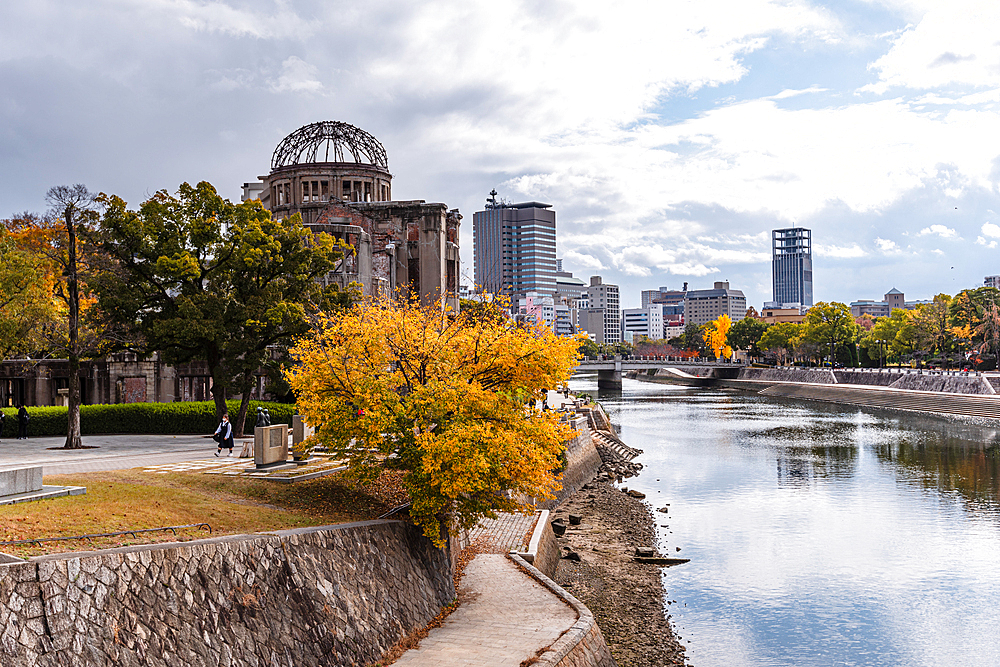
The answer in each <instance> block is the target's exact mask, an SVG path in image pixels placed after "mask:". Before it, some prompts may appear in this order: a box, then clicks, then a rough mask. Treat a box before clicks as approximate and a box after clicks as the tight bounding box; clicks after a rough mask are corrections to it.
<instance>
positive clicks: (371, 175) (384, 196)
mask: <svg viewBox="0 0 1000 667" xmlns="http://www.w3.org/2000/svg"><path fill="white" fill-rule="evenodd" d="M243 189H244V195H243V197H244V199H247V198H251V197H258V198H259V199H260V200H261V203H262V204H263V205H264V207H265V208H267V209H268V210H269V211H271V213H272V215H274V216H275V217H277V218H285V217H288V216H291V215H294V214H296V213H298V214H300V215H301V216H302V222H303V223H304V224H305V225H306V227H308V228H310V229H311V230H312V231H313V232H315V233H320V232H326V233H328V234H330V235H331V236H334V237H335V238H339V239H343V240H345V241H347V242H348V243H350V244H351V245H352V246H353V247H354V248H355V254H354V255H353V256H350V257H346V258H344V260H342V261H341V262H340V264H339V265H338V266H337V267H336V268H335V269H334V270H333V271H331V272H330V274H329V275H328V276H327V280H328V281H329V282H335V283H336V284H338V285H340V286H341V287H346V286H347V285H348V284H349V283H350V282H358V283H361V285H362V286H363V291H364V293H365V295H367V296H374V295H389V294H395V293H397V292H407V293H409V294H412V295H415V296H419V297H420V301H421V303H425V304H429V303H434V302H436V301H437V300H438V299H439V298H441V297H442V296H444V297H445V301H446V303H447V304H448V305H450V306H451V307H452V308H455V309H456V310H457V308H458V279H459V271H460V267H461V265H460V260H459V246H458V233H459V226H460V224H461V220H462V216H461V214H460V213H459V212H458V210H457V209H450V210H449V209H448V207H447V206H446V205H444V204H435V203H431V204H429V203H427V202H426V201H424V200H409V201H394V200H393V199H392V174H390V173H389V165H388V159H387V156H386V152H385V148H384V147H383V146H382V144H380V143H379V142H378V140H377V139H375V137H373V136H372V135H370V134H368V133H367V132H365V131H364V130H361V129H359V128H356V127H354V126H353V125H348V124H347V123H341V122H337V121H324V122H319V123H312V124H311V125H306V126H305V127H301V128H299V129H298V130H296V131H295V132H293V133H292V134H290V135H288V136H287V137H285V139H284V140H283V141H282V142H281V143H280V144H279V145H278V147H277V148H276V149H275V151H274V155H273V157H272V159H271V172H270V173H269V174H268V175H267V176H261V177H260V183H254V184H250V183H247V184H244V188H243Z"/></svg>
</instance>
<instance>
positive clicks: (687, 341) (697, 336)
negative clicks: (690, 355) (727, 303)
mask: <svg viewBox="0 0 1000 667" xmlns="http://www.w3.org/2000/svg"><path fill="white" fill-rule="evenodd" d="M684 349H685V350H690V351H692V352H697V353H698V354H699V355H704V354H705V353H706V352H707V350H708V345H707V343H706V342H705V327H704V326H702V325H700V324H695V323H694V322H688V323H687V325H685V326H684Z"/></svg>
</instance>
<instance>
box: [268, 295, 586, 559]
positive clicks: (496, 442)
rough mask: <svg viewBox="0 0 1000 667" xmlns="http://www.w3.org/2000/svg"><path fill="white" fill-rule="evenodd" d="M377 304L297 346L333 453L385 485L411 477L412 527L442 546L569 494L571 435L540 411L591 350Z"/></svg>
mask: <svg viewBox="0 0 1000 667" xmlns="http://www.w3.org/2000/svg"><path fill="white" fill-rule="evenodd" d="M487 307H488V308H490V309H495V310H497V312H496V313H494V314H493V315H491V316H489V317H484V316H483V314H482V313H481V312H477V313H476V314H475V316H467V315H463V314H458V315H455V314H453V313H450V312H448V311H447V310H446V309H442V308H441V307H440V305H436V306H421V305H420V304H418V303H416V302H413V301H406V300H403V301H401V302H395V301H391V300H381V301H366V302H364V303H360V304H357V305H355V306H354V307H352V308H351V309H350V310H349V311H348V312H347V313H346V314H338V315H337V316H336V317H326V318H322V319H321V321H320V322H319V323H318V325H317V326H316V327H315V328H314V330H313V332H312V333H311V334H310V335H308V336H306V337H304V338H302V339H301V340H300V341H299V343H298V345H297V346H296V347H295V348H293V350H292V356H293V358H294V359H295V360H296V361H297V363H296V364H295V365H294V366H293V367H292V368H291V369H290V370H289V371H288V372H287V378H288V381H289V383H290V384H291V387H292V389H293V391H294V392H295V394H296V396H297V397H298V408H299V412H300V413H301V414H302V415H303V416H304V418H305V419H306V421H308V422H309V423H310V424H313V425H315V426H316V434H315V436H314V437H313V439H312V441H311V442H310V443H309V444H322V445H325V446H326V447H328V448H329V449H330V451H332V452H334V453H336V454H337V455H339V456H342V457H343V458H344V459H345V460H347V461H348V465H349V470H350V471H351V472H352V473H353V474H355V475H357V476H358V477H360V478H362V479H372V478H373V477H374V476H376V475H377V474H379V472H380V471H381V470H382V469H383V468H385V467H394V468H399V469H402V470H404V471H405V476H404V484H405V486H406V488H407V490H408V492H409V494H410V498H411V501H412V505H411V508H410V515H411V517H412V518H413V519H414V520H415V521H416V522H417V523H418V524H419V525H420V526H421V527H422V528H423V530H424V533H425V534H426V535H427V536H428V537H430V538H431V539H432V540H435V542H437V543H439V544H440V543H441V540H442V539H443V537H442V535H443V530H444V527H445V526H461V527H464V528H469V527H471V526H473V525H475V523H476V522H477V521H478V520H479V519H480V518H482V517H483V516H490V517H493V516H495V515H496V512H498V511H503V512H510V511H518V510H526V509H528V506H527V505H526V503H525V500H524V499H525V498H527V497H532V496H534V497H540V498H546V497H551V496H552V494H553V492H554V491H555V490H557V489H558V484H559V481H558V479H559V478H558V474H557V473H555V472H554V471H555V470H557V469H558V466H559V462H558V456H559V454H560V452H561V451H562V449H563V447H564V443H565V442H566V440H567V439H568V438H569V437H570V436H571V432H570V430H569V428H568V427H567V426H566V425H565V424H561V423H560V421H559V417H558V416H557V415H555V414H553V413H550V412H544V411H541V410H539V409H537V408H536V400H537V399H538V398H540V395H541V394H540V391H541V390H542V389H544V388H551V387H557V386H559V385H561V384H562V383H564V382H565V381H566V380H568V379H569V376H570V374H571V373H572V370H573V368H574V366H575V365H576V349H577V346H578V345H579V341H577V340H575V339H572V338H560V337H558V336H556V335H555V334H554V333H553V332H552V330H551V329H549V328H547V327H539V328H534V327H525V326H523V325H519V324H518V323H516V322H514V321H513V320H511V319H509V318H508V317H505V316H503V314H502V306H501V305H499V304H497V305H492V304H489V305H487Z"/></svg>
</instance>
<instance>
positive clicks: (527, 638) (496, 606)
mask: <svg viewBox="0 0 1000 667" xmlns="http://www.w3.org/2000/svg"><path fill="white" fill-rule="evenodd" d="M461 588H462V589H463V592H465V595H464V597H465V599H466V601H465V602H463V603H462V604H461V606H459V608H458V609H456V610H455V611H454V613H452V614H451V616H449V617H448V618H447V619H445V621H444V623H443V624H442V625H441V627H438V628H434V629H433V630H431V631H430V634H429V635H428V636H427V637H426V638H424V639H423V640H422V641H421V642H420V646H419V647H417V648H415V649H410V650H409V651H407V652H406V653H404V654H403V656H402V657H401V658H400V659H399V660H398V661H396V663H395V664H396V665H407V667H423V666H424V665H435V666H436V665H450V666H454V667H472V666H473V665H482V666H485V665H489V666H490V667H506V666H507V665H510V667H518V665H520V664H521V661H523V660H527V659H528V658H530V657H532V656H534V655H535V653H536V651H538V649H540V648H543V647H546V646H549V645H550V644H552V643H553V642H554V641H555V640H556V639H558V638H559V636H560V635H561V634H562V633H563V631H565V630H566V629H567V628H569V627H570V626H571V625H573V623H575V622H576V612H575V611H574V610H573V608H572V607H570V606H569V605H567V604H566V603H564V602H563V601H562V600H560V599H559V598H557V597H556V596H555V595H553V594H552V593H551V592H550V591H549V590H548V589H547V588H545V587H544V586H542V585H541V584H539V583H538V582H537V581H535V580H534V579H532V578H531V577H529V576H528V575H526V574H524V573H523V572H521V571H520V570H519V569H517V566H515V565H514V563H513V562H511V560H510V559H509V558H507V556H503V555H500V554H480V555H478V556H476V557H475V558H474V559H473V561H472V562H471V563H469V565H468V567H467V568H466V570H465V576H464V577H463V578H462V583H461Z"/></svg>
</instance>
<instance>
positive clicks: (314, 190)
mask: <svg viewBox="0 0 1000 667" xmlns="http://www.w3.org/2000/svg"><path fill="white" fill-rule="evenodd" d="M312 201H319V181H313V182H312Z"/></svg>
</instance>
